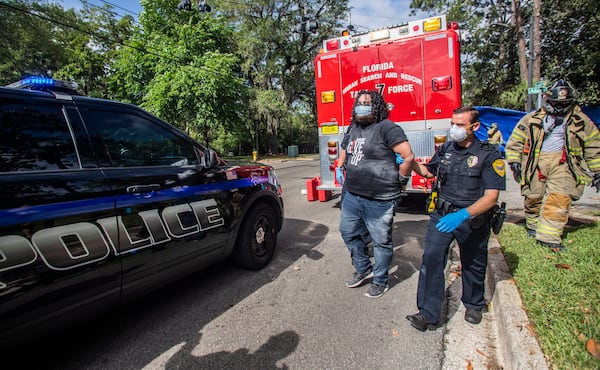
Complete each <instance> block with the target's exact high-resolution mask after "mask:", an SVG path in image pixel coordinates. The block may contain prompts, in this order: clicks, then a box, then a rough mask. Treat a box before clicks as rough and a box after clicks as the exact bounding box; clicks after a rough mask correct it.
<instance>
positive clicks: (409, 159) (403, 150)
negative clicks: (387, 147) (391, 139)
mask: <svg viewBox="0 0 600 370" xmlns="http://www.w3.org/2000/svg"><path fill="white" fill-rule="evenodd" d="M392 150H393V151H394V152H395V153H398V154H400V156H401V157H402V159H404V163H402V164H401V165H400V175H402V176H404V177H410V173H411V171H412V167H413V163H415V162H414V159H415V156H414V154H413V152H412V148H411V147H410V144H409V143H408V141H403V142H401V143H398V144H396V145H394V147H393V148H392Z"/></svg>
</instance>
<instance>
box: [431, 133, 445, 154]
mask: <svg viewBox="0 0 600 370" xmlns="http://www.w3.org/2000/svg"><path fill="white" fill-rule="evenodd" d="M446 139H447V136H446V135H435V136H434V137H433V148H434V149H433V150H434V151H435V150H437V148H439V147H440V146H442V145H443V144H444V143H445V142H446Z"/></svg>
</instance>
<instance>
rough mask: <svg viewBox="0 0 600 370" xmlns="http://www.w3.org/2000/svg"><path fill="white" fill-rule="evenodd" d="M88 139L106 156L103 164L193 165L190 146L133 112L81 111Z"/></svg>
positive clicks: (192, 149) (193, 156) (194, 157)
mask: <svg viewBox="0 0 600 370" xmlns="http://www.w3.org/2000/svg"><path fill="white" fill-rule="evenodd" d="M81 114H82V116H83V119H84V120H85V122H86V125H87V127H88V130H89V132H90V136H91V137H92V141H93V142H94V143H95V144H96V145H97V147H98V146H99V147H100V150H101V151H102V152H104V153H105V154H106V155H107V156H108V163H102V165H103V166H119V167H133V166H185V165H194V164H197V162H198V161H197V158H196V154H195V151H194V147H193V146H192V145H191V144H190V143H189V142H188V141H186V140H184V139H183V138H180V137H178V136H177V135H175V134H174V133H173V132H171V131H169V130H167V129H165V128H163V127H161V126H159V125H157V124H155V123H154V122H152V121H150V120H148V119H145V118H144V117H141V116H138V115H136V114H131V113H126V112H110V111H103V110H91V109H90V110H81Z"/></svg>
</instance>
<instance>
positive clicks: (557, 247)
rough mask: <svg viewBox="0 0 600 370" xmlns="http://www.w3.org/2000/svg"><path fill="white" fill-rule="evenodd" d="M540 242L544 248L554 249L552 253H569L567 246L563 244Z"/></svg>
mask: <svg viewBox="0 0 600 370" xmlns="http://www.w3.org/2000/svg"><path fill="white" fill-rule="evenodd" d="M538 242H539V243H540V244H541V245H543V246H544V247H548V248H550V249H552V252H566V251H567V248H566V247H565V246H563V245H562V244H558V243H548V242H542V241H539V240H538Z"/></svg>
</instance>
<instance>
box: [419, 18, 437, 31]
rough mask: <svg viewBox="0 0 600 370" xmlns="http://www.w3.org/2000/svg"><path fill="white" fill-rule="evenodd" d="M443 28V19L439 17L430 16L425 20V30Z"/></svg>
mask: <svg viewBox="0 0 600 370" xmlns="http://www.w3.org/2000/svg"><path fill="white" fill-rule="evenodd" d="M441 29H442V19H441V18H439V17H436V18H429V19H426V20H425V21H424V22H423V31H425V32H433V31H439V30H441Z"/></svg>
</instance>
